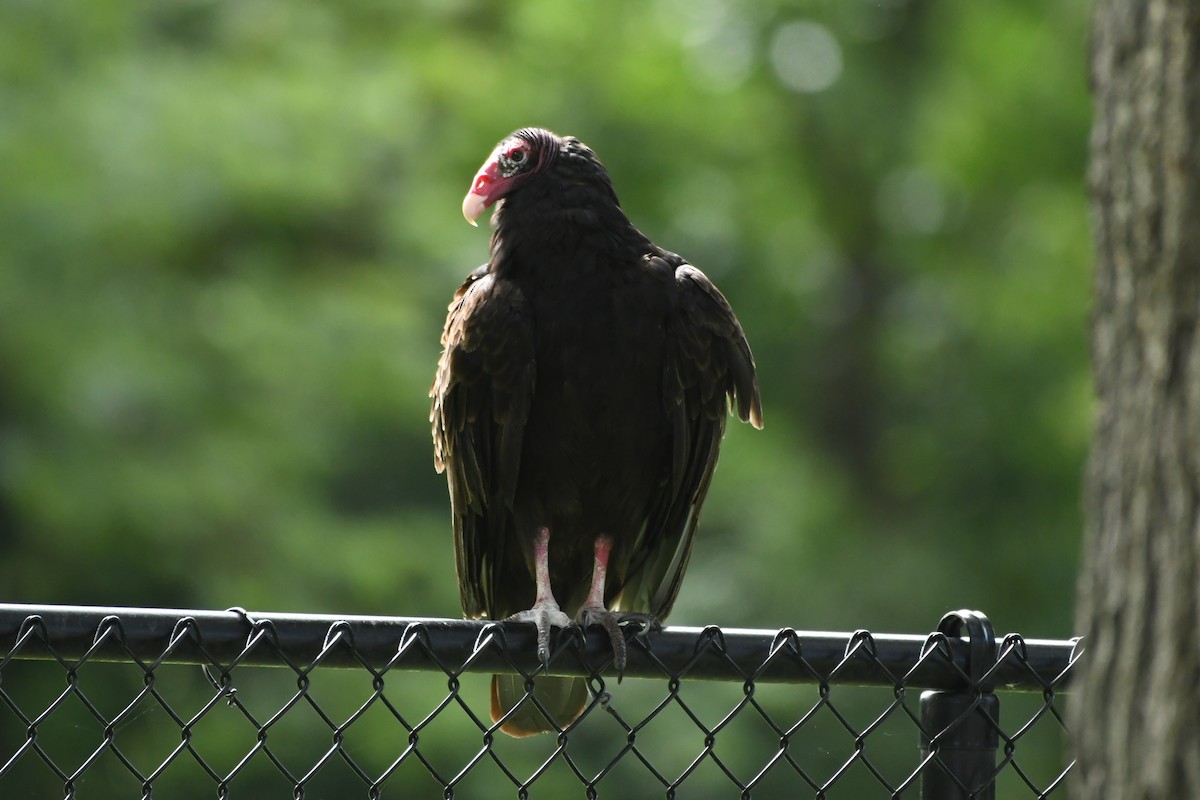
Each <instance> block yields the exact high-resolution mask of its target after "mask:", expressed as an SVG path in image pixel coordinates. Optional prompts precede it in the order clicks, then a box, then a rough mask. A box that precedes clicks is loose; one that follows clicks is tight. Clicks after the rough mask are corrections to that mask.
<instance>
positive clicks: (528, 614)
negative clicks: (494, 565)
mask: <svg viewBox="0 0 1200 800" xmlns="http://www.w3.org/2000/svg"><path fill="white" fill-rule="evenodd" d="M533 573H534V580H535V582H536V584H537V598H536V599H535V600H534V601H533V608H530V609H527V610H525V611H520V612H518V613H516V614H513V615H512V616H511V617H509V618H508V619H507V620H505V621H506V622H532V623H533V624H534V625H536V626H537V649H538V659H539V660H540V661H541V662H542V664H548V663H549V662H550V628H551V626H555V627H559V628H565V627H567V626H568V625H570V624H571V618H570V617H568V616H567V615H566V614H564V613H563V610H562V609H561V608H559V607H558V601H557V600H555V599H554V592H553V591H552V590H551V588H550V529H549V528H538V533H537V539H535V540H534V542H533Z"/></svg>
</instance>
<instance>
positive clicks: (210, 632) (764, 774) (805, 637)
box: [0, 605, 1081, 800]
mask: <svg viewBox="0 0 1200 800" xmlns="http://www.w3.org/2000/svg"><path fill="white" fill-rule="evenodd" d="M626 635H627V639H628V642H629V648H628V649H629V658H628V666H627V668H626V670H625V674H624V679H623V680H618V679H617V678H616V676H614V675H613V674H612V671H611V663H610V662H611V652H610V648H609V645H608V642H607V638H606V636H604V635H603V634H601V633H600V632H599V631H596V632H595V633H593V634H587V633H585V632H583V631H578V630H567V631H561V632H559V634H558V636H557V640H556V641H555V646H554V652H553V654H552V656H551V658H550V661H549V664H548V665H542V664H541V663H540V662H539V661H538V660H537V658H536V654H535V650H536V648H535V643H534V634H533V630H532V627H531V626H528V625H521V624H511V623H504V624H501V623H494V622H480V621H471V620H443V619H404V618H367V617H333V616H321V615H299V614H276V613H248V612H245V611H243V610H240V609H234V610H231V611H226V612H213V611H185V610H170V609H138V608H93V607H75V606H20V605H0V797H4V798H25V797H28V798H51V797H66V798H80V799H81V800H89V799H90V798H117V797H143V798H150V797H165V798H193V797H194V798H212V797H214V796H215V797H217V798H242V797H245V798H256V799H257V798H271V797H294V798H309V799H310V800H311V799H312V798H344V797H363V796H365V797H367V798H407V797H437V796H442V797H446V798H476V797H482V798H491V797H517V798H531V797H532V798H558V797H586V798H598V797H615V798H624V797H639V798H640V797H666V798H728V797H742V798H750V797H754V798H776V797H778V798H785V797H786V798H795V797H815V798H847V800H849V799H850V798H873V797H881V798H888V797H890V798H900V797H904V798H937V799H938V800H949V798H1002V799H1007V798H1033V797H1037V798H1040V797H1048V796H1051V795H1053V796H1055V797H1060V796H1065V794H1066V791H1065V788H1064V785H1065V783H1066V782H1067V780H1068V778H1069V775H1070V771H1071V766H1070V764H1066V765H1065V766H1064V761H1065V759H1064V756H1063V752H1064V739H1065V738H1066V736H1065V733H1066V726H1065V724H1064V722H1063V714H1064V709H1063V702H1064V695H1063V692H1064V690H1065V689H1066V687H1067V685H1068V682H1069V678H1070V675H1071V671H1072V669H1073V667H1074V664H1075V663H1076V660H1077V658H1078V656H1079V655H1080V652H1081V648H1079V647H1078V643H1077V642H1076V641H1073V640H1072V641H1046V640H1033V639H1026V638H1024V637H1022V636H1019V635H1016V634H1010V635H1008V636H1005V637H1003V638H1002V639H997V637H996V636H995V635H994V633H993V631H992V626H991V625H990V623H989V622H988V620H987V618H986V617H985V616H983V615H982V614H980V613H978V612H973V611H960V612H955V613H953V614H948V615H947V616H946V617H945V618H944V619H943V620H942V621H941V623H940V624H939V626H938V629H937V630H936V631H935V632H933V633H931V634H929V635H927V636H912V635H888V634H873V633H869V632H867V631H856V632H853V633H813V632H803V631H795V630H790V629H787V630H782V631H759V630H741V629H737V630H735V629H724V630H723V629H721V628H717V627H708V628H703V629H700V628H667V629H663V630H642V629H639V628H637V627H636V626H635V627H632V628H629V629H627V630H626ZM547 671H548V672H549V673H550V674H556V675H576V676H583V677H585V678H586V679H587V680H588V683H589V686H590V688H591V700H590V703H589V705H588V706H587V709H586V710H585V712H584V714H583V716H582V717H581V718H580V719H579V720H578V721H576V722H575V723H573V724H571V725H569V726H568V727H567V728H566V729H565V730H562V731H561V732H560V733H558V734H557V735H550V734H547V735H542V736H537V737H531V738H528V739H519V740H518V739H512V738H510V737H508V736H506V735H504V734H502V733H500V732H499V731H498V729H497V726H495V725H494V724H493V723H492V721H491V719H490V716H489V715H488V711H487V708H488V683H489V682H488V680H487V678H486V674H487V673H491V672H505V673H517V674H520V675H522V676H524V677H525V679H526V685H527V686H528V687H532V686H533V685H534V684H535V682H536V681H537V679H538V676H539V675H540V674H544V673H545V672H547ZM478 673H482V674H478ZM1001 695H1002V698H1001ZM530 702H532V700H530ZM1001 707H1003V708H1001Z"/></svg>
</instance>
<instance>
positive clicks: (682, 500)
mask: <svg viewBox="0 0 1200 800" xmlns="http://www.w3.org/2000/svg"><path fill="white" fill-rule="evenodd" d="M662 260H663V261H665V262H666V263H665V264H662V265H659V266H660V268H661V267H674V277H675V293H676V303H675V307H674V313H673V316H672V319H671V320H670V322H669V324H668V340H669V345H668V354H667V363H666V365H665V369H664V371H663V401H664V404H665V409H664V410H665V414H666V417H667V420H668V422H669V429H670V431H671V475H670V480H669V482H668V484H667V485H666V486H665V487H664V491H663V492H662V493H661V495H660V498H659V500H658V502H656V503H655V504H654V505H653V507H652V508H651V509H650V513H649V515H648V518H647V521H646V525H645V526H644V528H643V530H642V531H641V533H640V535H639V537H638V541H637V543H636V544H635V547H634V551H635V555H634V560H633V562H631V565H630V573H629V576H628V578H627V581H626V585H625V588H624V589H623V591H622V594H621V599H620V604H621V608H623V609H629V610H637V611H649V612H650V613H652V614H654V615H655V616H657V617H659V618H660V619H661V618H664V617H666V615H667V614H668V613H669V612H670V610H671V606H672V605H673V604H674V602H675V598H676V597H677V596H678V594H679V587H680V584H681V582H682V579H683V574H684V572H685V570H686V569H687V563H688V559H689V558H690V556H691V551H692V541H693V538H694V536H695V532H696V523H697V521H698V516H699V509H700V506H701V504H702V503H703V502H704V497H705V495H706V494H707V493H708V487H709V484H710V482H711V481H712V476H713V471H714V470H715V468H716V464H717V452H718V449H719V447H720V442H721V437H722V436H723V435H724V433H725V420H726V417H727V415H728V414H729V412H730V411H731V410H736V413H737V415H738V417H739V418H740V419H741V420H743V421H747V422H750V423H751V424H752V425H754V427H756V428H761V427H762V401H761V398H760V396H759V390H758V378H757V375H756V373H755V368H754V357H753V355H752V354H751V352H750V346H749V344H748V343H747V342H746V336H745V334H744V333H743V331H742V326H741V324H739V323H738V321H737V318H736V317H735V316H734V313H733V309H732V308H730V306H729V303H728V301H726V300H725V298H724V296H722V294H721V293H720V291H718V290H717V288H716V287H715V286H714V285H713V284H712V282H711V281H709V279H708V278H707V277H706V276H705V275H704V273H702V272H701V271H700V270H698V269H696V268H695V267H693V266H692V265H690V264H688V263H686V262H685V261H683V259H682V258H680V257H678V256H674V255H671V254H668V255H665V256H663V257H662Z"/></svg>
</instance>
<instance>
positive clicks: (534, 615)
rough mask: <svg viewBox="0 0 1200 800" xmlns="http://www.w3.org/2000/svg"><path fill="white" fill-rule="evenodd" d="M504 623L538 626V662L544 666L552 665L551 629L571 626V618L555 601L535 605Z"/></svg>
mask: <svg viewBox="0 0 1200 800" xmlns="http://www.w3.org/2000/svg"><path fill="white" fill-rule="evenodd" d="M504 621H505V622H532V623H533V624H534V625H536V626H537V652H538V660H539V661H541V662H542V664H543V665H544V666H545V665H548V664H549V663H550V628H552V627H554V628H567V627H570V625H571V618H570V617H568V616H567V615H566V614H565V613H563V610H562V609H561V608H559V607H558V603H556V602H554V601H553V600H548V601H539V602H537V603H534V604H533V608H529V609H526V610H525V611H518V612H517V613H516V614H513V615H512V616H511V617H508V618H506V619H505V620H504Z"/></svg>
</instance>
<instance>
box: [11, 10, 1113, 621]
mask: <svg viewBox="0 0 1200 800" xmlns="http://www.w3.org/2000/svg"><path fill="white" fill-rule="evenodd" d="M1087 6H1088V4H1087V3H1085V2H1083V0H1055V1H1054V2H1049V3H1047V2H1044V1H1043V0H1014V1H1013V2H1006V3H1002V4H962V3H955V2H949V0H908V1H907V2H906V0H842V1H841V2H837V3H826V2H815V0H812V1H808V2H788V1H786V0H761V1H760V2H738V0H655V2H646V3H579V2H575V3H561V2H555V1H554V0H528V1H524V2H515V3H475V2H469V0H428V1H427V2H416V0H413V2H405V3H389V2H382V1H381V0H353V1H351V2H345V3H340V4H329V3H323V2H315V1H314V2H309V1H308V0H288V2H279V1H278V0H238V2H218V1H217V0H173V1H172V2H148V1H145V2H113V1H110V0H86V1H85V0H60V1H59V2H52V3H33V2H21V1H20V0H8V2H3V3H2V4H0V164H2V165H3V167H2V171H3V172H2V175H0V225H2V226H3V228H2V231H0V234H2V235H0V587H2V589H0V594H2V595H3V598H2V599H4V600H6V601H13V602H38V603H49V602H56V603H57V602H74V603H88V604H135V605H152V606H180V607H215V608H223V607H227V606H230V605H235V604H236V605H242V606H245V607H248V608H259V609H279V610H289V611H324V612H339V613H347V614H401V615H421V616H455V615H457V614H458V613H459V607H458V598H457V590H456V587H455V581H454V573H453V563H452V561H453V559H452V552H451V546H450V530H449V515H448V501H447V498H446V491H445V486H444V482H443V480H442V478H441V477H440V476H437V475H436V474H434V472H433V467H432V455H431V445H430V440H429V426H428V422H427V414H428V400H427V396H426V394H427V390H428V386H429V384H430V382H431V379H432V375H433V370H434V366H435V363H436V359H437V354H438V351H439V345H438V336H439V334H440V329H441V323H442V319H443V316H444V313H445V307H446V303H447V302H448V301H449V299H450V296H451V294H452V292H453V291H454V289H455V288H456V287H457V286H458V284H459V282H460V281H461V279H462V277H463V276H464V275H465V274H466V273H467V272H468V271H469V270H470V269H471V268H473V267H474V266H476V265H478V264H479V263H481V262H482V261H483V260H484V259H485V257H486V252H487V241H486V238H487V237H486V233H484V232H482V231H478V230H475V229H472V228H470V227H468V226H466V225H465V224H464V223H463V220H462V218H461V216H460V214H459V211H458V209H459V204H460V201H461V197H462V195H463V194H464V193H465V191H466V189H467V184H468V182H469V180H470V177H471V175H472V174H473V172H474V170H475V169H476V168H477V167H478V165H479V163H480V162H481V161H482V159H483V157H484V156H485V155H486V154H487V153H488V152H489V150H490V149H491V147H492V146H493V145H494V144H495V142H496V141H498V140H499V139H500V138H501V137H503V136H504V135H506V134H507V133H508V132H510V131H511V130H513V129H515V128H518V127H521V126H524V125H535V124H536V125H542V126H546V127H549V128H552V129H554V130H557V131H558V132H560V133H570V134H574V135H577V136H579V137H580V138H581V139H583V140H584V141H585V142H587V143H588V144H590V145H591V146H592V147H593V148H594V149H595V150H596V151H597V153H598V154H599V155H600V157H601V159H602V160H603V161H604V162H605V163H606V164H607V166H608V167H609V170H610V172H611V174H612V176H613V179H614V182H615V185H616V187H617V190H618V193H619V194H620V197H621V199H622V203H623V205H624V206H625V208H626V210H627V211H628V213H629V214H630V216H631V218H632V219H633V220H634V221H635V223H637V224H638V225H639V226H640V227H641V228H642V229H643V230H644V231H645V232H646V233H647V234H648V235H649V236H651V237H652V238H653V239H654V240H655V241H657V242H659V243H660V244H662V245H663V246H665V247H668V248H670V249H672V250H675V251H678V252H680V253H682V254H684V255H686V256H687V257H688V258H689V259H691V260H692V261H693V262H695V263H696V264H697V265H699V266H700V267H701V268H702V269H704V270H705V271H706V272H707V273H708V274H709V275H710V276H711V277H712V278H713V279H714V280H715V281H716V282H717V283H718V284H719V285H720V286H721V288H722V289H723V290H724V291H725V293H726V294H727V296H728V297H729V298H730V300H731V302H732V304H733V306H734V308H735V309H737V312H738V314H739V316H740V318H741V320H742V322H743V324H744V326H745V328H746V331H747V334H748V336H749V338H750V342H751V344H752V346H753V347H754V350H755V355H756V357H757V360H758V366H759V372H760V376H761V383H762V391H763V397H764V402H765V417H766V422H767V430H766V432H764V433H762V434H756V433H755V432H754V431H751V430H749V429H747V428H745V426H732V427H731V430H730V433H729V436H728V441H727V443H726V446H725V448H724V451H723V456H722V463H721V466H720V468H719V469H718V470H717V477H716V479H715V482H714V487H713V491H712V493H711V494H710V498H709V502H708V505H707V506H706V510H705V516H704V519H703V520H702V522H701V529H700V533H699V539H698V544H697V547H696V551H695V554H694V557H693V559H692V566H691V568H690V570H689V579H688V581H686V582H685V586H684V589H683V593H682V595H681V597H680V600H679V602H678V603H677V605H676V610H675V612H674V614H673V616H672V620H671V621H672V623H676V624H684V625H687V624H693V625H694V624H707V623H719V624H722V625H738V626H752V627H780V626H795V627H800V628H808V629H853V628H868V629H872V630H880V631H882V630H897V631H913V632H923V631H927V630H930V629H931V628H932V627H933V626H934V625H935V624H936V622H937V620H938V618H939V617H940V615H941V614H942V613H944V612H945V611H947V610H950V609H954V608H960V607H973V608H981V609H983V610H985V611H987V612H988V613H989V614H990V615H991V617H992V619H993V620H994V621H995V622H996V624H997V627H998V628H999V629H1000V630H1002V631H1006V630H1020V631H1022V632H1024V633H1027V634H1030V635H1037V636H1068V635H1070V634H1071V633H1072V631H1071V619H1072V610H1071V598H1072V587H1073V581H1074V574H1075V568H1076V561H1077V552H1076V551H1077V547H1078V532H1079V528H1080V514H1079V500H1078V495H1079V482H1080V471H1081V465H1082V463H1083V457H1084V451H1085V448H1086V444H1087V438H1088V434H1089V421H1090V384H1089V373H1088V367H1087V353H1086V341H1087V339H1086V315H1087V303H1088V297H1089V291H1088V284H1089V277H1088V276H1089V266H1090V250H1089V237H1088V218H1087V203H1086V196H1085V191H1084V179H1083V174H1084V168H1085V155H1086V146H1085V145H1086V138H1087V129H1088V124H1089V116H1090V115H1089V103H1088V97H1087V86H1086V69H1085V60H1086V59H1085V54H1086V15H1087Z"/></svg>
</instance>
